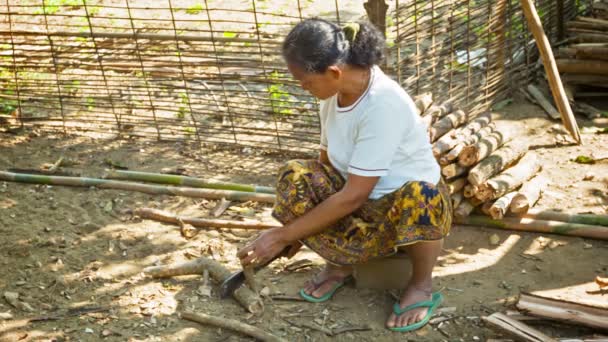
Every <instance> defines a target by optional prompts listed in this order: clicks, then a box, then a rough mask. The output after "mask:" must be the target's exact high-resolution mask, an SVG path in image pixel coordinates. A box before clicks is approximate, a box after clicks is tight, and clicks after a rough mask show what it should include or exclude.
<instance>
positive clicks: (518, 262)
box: [0, 101, 608, 341]
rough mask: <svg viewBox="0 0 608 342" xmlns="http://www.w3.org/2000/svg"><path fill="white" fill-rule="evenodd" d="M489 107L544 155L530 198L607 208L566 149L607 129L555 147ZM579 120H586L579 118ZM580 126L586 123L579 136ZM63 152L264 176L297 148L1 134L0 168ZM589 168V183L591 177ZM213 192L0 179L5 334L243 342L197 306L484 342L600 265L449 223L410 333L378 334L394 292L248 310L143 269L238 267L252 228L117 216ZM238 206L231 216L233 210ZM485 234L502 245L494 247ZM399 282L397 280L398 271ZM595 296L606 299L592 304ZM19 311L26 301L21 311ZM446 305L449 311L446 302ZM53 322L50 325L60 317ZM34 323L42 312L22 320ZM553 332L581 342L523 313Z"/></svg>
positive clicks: (295, 278) (243, 208) (550, 245)
mask: <svg viewBox="0 0 608 342" xmlns="http://www.w3.org/2000/svg"><path fill="white" fill-rule="evenodd" d="M502 112H503V113H502V114H499V115H497V117H500V118H501V119H504V120H510V121H513V124H516V125H520V127H521V128H522V130H521V133H522V134H525V135H526V136H527V137H528V138H529V139H531V142H532V144H533V148H534V149H535V150H536V151H537V152H538V153H539V154H540V156H541V157H542V158H543V161H544V168H543V172H544V173H546V174H547V175H548V176H549V177H550V178H551V180H552V185H551V187H550V189H549V190H550V191H548V192H546V193H545V195H544V196H543V198H542V199H541V201H540V203H539V206H540V207H542V208H551V209H557V210H563V211H566V212H570V213H581V212H593V213H604V214H605V213H606V212H607V208H608V188H607V185H608V182H607V181H606V179H605V177H606V176H607V175H608V164H607V163H605V162H604V163H602V162H600V163H596V164H594V165H580V164H576V163H574V162H572V159H573V158H574V157H576V156H577V155H588V156H591V155H594V156H600V155H601V154H602V153H607V152H608V151H607V150H606V147H605V146H606V145H607V144H608V135H606V134H604V135H597V134H591V133H584V134H583V140H584V143H585V144H584V145H583V146H561V147H558V146H557V145H556V144H555V137H556V135H558V134H560V132H559V129H557V128H555V127H553V126H554V123H553V122H550V121H548V120H546V119H545V116H544V115H543V114H542V112H541V111H540V110H539V109H538V108H537V107H535V106H533V105H530V104H527V103H523V102H521V101H516V104H512V105H510V106H508V107H506V108H504V109H503V110H502ZM583 124H584V122H583ZM590 130H591V129H590V128H585V129H584V130H583V132H590ZM60 156H64V157H65V158H66V160H69V161H71V162H73V163H74V164H73V165H72V166H71V167H69V168H66V169H67V170H70V171H72V172H79V173H80V174H82V175H83V176H84V175H86V176H99V175H101V174H102V173H103V170H104V168H106V167H107V161H111V162H113V163H115V164H121V165H124V166H126V167H128V168H129V169H132V170H147V171H154V172H159V171H161V170H163V169H165V168H168V169H172V168H177V167H179V168H184V169H186V172H187V173H188V174H189V175H192V176H198V177H202V178H207V179H213V180H224V181H226V180H230V181H233V182H242V183H254V184H259V185H272V184H273V180H274V177H275V171H276V170H277V168H278V167H279V165H280V164H281V163H282V162H283V161H285V160H287V159H290V158H295V157H301V156H295V155H290V154H285V153H276V152H272V151H264V150H254V149H251V148H245V149H243V148H226V147H217V146H202V147H196V146H191V145H184V144H179V143H177V144H176V143H170V144H169V143H143V142H139V141H126V140H123V141H100V140H92V139H89V138H82V137H60V136H49V135H44V134H39V133H37V132H35V131H34V132H24V133H21V134H18V135H12V134H0V169H2V170H5V169H8V168H11V167H18V168H39V167H40V166H41V165H42V164H44V163H53V162H54V161H56V160H57V159H58V158H59V157H60ZM592 176H593V177H592ZM214 205H215V203H214V201H207V200H201V199H188V198H178V197H168V196H150V195H145V194H140V193H131V192H125V191H114V190H96V189H89V188H67V187H54V186H53V187H50V186H39V185H25V184H17V183H7V182H0V233H1V235H2V239H0V255H1V258H0V274H1V276H0V291H1V292H2V293H5V292H18V293H19V295H20V300H21V301H22V302H26V303H28V304H29V305H30V306H31V309H32V310H31V311H29V312H28V311H27V310H20V309H16V308H14V307H12V306H11V305H9V304H8V302H7V301H6V300H4V298H3V299H2V300H0V313H10V314H12V316H13V318H12V319H8V320H1V321H0V340H2V341H68V340H69V341H99V340H107V341H249V340H251V339H250V338H247V337H245V336H241V335H236V334H234V333H232V332H230V331H226V330H222V329H218V328H214V327H209V326H203V325H199V324H196V323H191V322H188V321H185V320H182V319H180V318H179V316H178V315H177V313H178V312H179V311H183V310H193V311H198V312H204V313H207V314H211V315H215V316H218V317H229V318H234V319H237V320H240V321H243V322H247V323H249V324H253V325H255V326H258V327H260V328H262V329H264V330H267V331H270V332H272V333H274V334H276V335H278V336H282V337H284V338H285V339H286V340H289V341H325V340H335V341H393V340H394V341H403V340H411V341H413V340H415V341H484V340H486V339H488V338H501V337H502V336H501V335H500V334H498V333H497V332H496V331H494V330H492V329H490V328H489V327H487V326H485V325H484V323H483V321H482V320H481V317H482V316H484V315H487V314H490V313H492V312H495V311H505V310H509V309H512V306H513V304H514V301H515V300H516V297H517V295H518V294H519V293H520V292H521V291H538V290H550V289H560V288H565V287H571V286H576V285H580V284H585V283H588V282H590V281H592V280H593V278H594V277H595V276H596V275H599V274H604V275H605V274H607V273H608V243H607V242H602V241H597V240H588V239H581V238H571V237H563V236H557V235H548V234H542V235H541V234H531V233H518V232H512V231H499V230H493V229H485V228H476V227H460V226H457V227H454V229H453V233H452V234H451V235H450V237H449V238H448V239H447V242H446V246H445V249H444V252H443V254H442V256H441V260H440V262H439V264H438V265H437V268H436V280H435V287H436V288H437V289H438V290H439V289H443V293H444V294H445V297H446V301H445V303H444V305H443V307H444V308H455V309H447V310H445V309H444V310H445V311H444V312H439V313H438V315H439V316H445V317H452V319H450V320H448V321H446V322H444V323H442V324H433V325H428V326H427V327H425V328H423V329H422V330H420V331H418V332H416V333H409V334H399V333H392V332H390V331H388V330H386V329H385V328H384V322H385V319H386V318H387V317H388V314H389V312H390V308H391V305H392V303H393V301H394V299H393V297H392V295H391V293H390V292H387V291H381V290H371V289H357V288H355V287H346V288H345V289H343V290H341V291H340V292H338V293H337V295H336V296H335V297H334V299H332V300H331V301H329V302H327V303H324V304H309V303H303V302H289V301H272V300H270V299H267V300H266V302H265V304H266V310H265V313H264V315H263V316H261V317H254V316H251V315H248V314H247V313H246V312H244V310H243V309H242V308H241V307H240V306H238V304H236V302H234V301H233V300H231V299H226V300H221V299H219V296H218V292H217V286H215V285H213V286H212V290H211V295H210V296H209V297H208V296H206V295H205V294H204V293H203V292H200V286H201V284H202V283H201V278H200V277H197V276H188V277H177V278H172V279H165V280H156V279H150V278H146V277H144V276H143V275H142V273H141V270H142V268H143V267H146V266H150V265H154V264H159V263H163V264H164V263H171V262H177V261H182V260H187V259H190V258H195V257H197V256H201V255H202V256H209V257H211V258H214V259H216V260H218V261H220V262H222V263H224V264H225V265H226V266H227V267H229V268H231V269H233V270H236V269H237V268H238V264H237V260H236V258H235V256H234V254H235V252H236V250H237V248H238V247H239V246H242V245H243V244H244V243H245V241H246V240H247V239H248V238H249V237H250V235H251V233H248V232H244V231H239V230H222V231H214V230H210V231H201V232H200V233H199V234H198V235H196V236H195V237H193V238H191V239H185V238H184V237H182V236H181V235H180V231H179V228H178V227H176V226H172V225H166V224H161V223H157V222H153V221H148V220H141V219H138V218H137V217H133V216H132V215H130V214H128V209H134V208H137V207H144V206H145V207H155V208H160V209H164V210H168V211H172V212H176V213H179V214H182V215H185V216H196V217H207V216H208V215H209V210H210V209H211V208H213V206H214ZM234 206H235V207H238V208H232V209H229V210H228V211H226V213H225V214H224V215H223V218H231V219H241V218H252V217H257V218H268V213H269V208H268V207H266V206H263V205H258V204H252V203H245V204H242V203H235V204H234ZM239 208H240V210H239ZM493 234H497V235H498V237H499V238H500V242H499V244H497V245H491V244H490V236H491V235H493ZM295 259H296V260H299V259H309V260H311V261H312V264H313V265H312V266H311V267H308V268H304V269H300V270H298V271H294V272H289V271H287V270H285V266H286V265H287V264H289V263H291V262H293V261H294V260H281V261H278V262H276V263H274V264H273V265H272V267H270V268H269V269H267V270H264V271H263V272H262V273H260V276H259V277H258V278H259V280H260V281H261V282H262V283H263V285H264V286H265V287H268V290H267V291H268V292H269V293H270V294H275V293H285V294H292V295H293V294H295V293H296V292H297V291H298V290H299V288H300V287H301V285H302V284H303V283H304V281H305V280H306V279H308V278H309V277H310V276H311V275H313V274H314V273H315V272H318V269H320V265H321V260H320V259H319V258H318V257H316V256H315V255H313V254H312V253H311V252H310V251H303V252H301V253H299V254H298V255H297V256H296V257H295ZM403 277H404V281H405V278H406V275H405V274H404V275H403ZM599 299H600V300H603V301H606V300H607V299H606V297H605V295H604V297H603V299H602V298H599ZM82 307H94V308H98V309H100V311H99V312H92V313H81V314H80V315H73V316H66V315H65V313H66V310H69V309H73V308H82ZM26 309H27V308H26ZM451 310H455V311H451ZM58 313H59V314H61V315H60V316H61V317H59V318H58V319H56V320H48V319H49V318H53V316H56V314H58ZM33 317H38V318H44V317H46V318H47V320H42V321H37V322H28V319H30V318H33ZM306 324H315V325H318V326H324V327H326V328H337V327H342V326H346V325H347V326H363V325H369V327H370V328H371V330H370V331H362V332H347V333H344V334H340V335H337V336H335V337H333V338H330V337H328V336H326V335H325V334H323V333H322V332H319V331H315V330H311V329H309V328H306V327H305V325H306ZM530 324H532V325H534V326H536V327H538V328H539V329H541V330H543V331H545V332H546V333H548V334H551V335H553V336H559V337H574V336H586V335H587V336H588V335H591V334H592V333H593V332H592V331H590V330H587V329H583V328H577V327H574V326H568V325H560V324H549V323H547V322H542V321H540V322H539V321H533V322H531V323H530Z"/></svg>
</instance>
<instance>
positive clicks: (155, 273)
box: [143, 257, 264, 314]
mask: <svg viewBox="0 0 608 342" xmlns="http://www.w3.org/2000/svg"><path fill="white" fill-rule="evenodd" d="M204 270H208V271H209V275H210V276H211V278H213V280H215V281H216V282H218V283H222V282H223V281H224V280H225V279H226V278H228V277H229V276H230V275H231V273H230V271H229V270H227V269H226V268H225V267H224V266H223V265H222V264H220V263H219V262H217V261H215V260H212V259H208V258H205V257H200V258H198V259H195V260H191V261H188V262H184V263H179V264H171V265H162V266H150V267H146V268H144V270H143V272H144V274H146V275H147V276H150V277H153V278H169V277H174V276H182V275H192V274H196V275H200V274H202V273H203V271H204ZM232 297H233V298H234V299H236V301H237V302H238V303H239V304H240V305H241V306H243V307H244V308H245V309H246V310H247V311H249V312H251V313H254V314H260V313H262V312H263V311H264V303H263V302H262V299H261V298H260V297H259V296H258V295H257V294H256V293H254V292H253V291H251V290H250V289H249V288H248V287H246V286H241V287H239V288H238V289H236V290H235V291H234V292H233V293H232Z"/></svg>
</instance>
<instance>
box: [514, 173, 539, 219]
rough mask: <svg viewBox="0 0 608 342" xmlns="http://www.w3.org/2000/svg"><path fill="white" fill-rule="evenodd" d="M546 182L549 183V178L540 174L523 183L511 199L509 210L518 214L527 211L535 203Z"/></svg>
mask: <svg viewBox="0 0 608 342" xmlns="http://www.w3.org/2000/svg"><path fill="white" fill-rule="evenodd" d="M547 184H549V179H547V177H545V176H542V175H538V176H536V177H534V178H532V179H530V180H529V181H527V182H526V183H524V185H522V187H521V189H519V191H518V192H517V194H516V195H515V197H513V200H512V201H511V206H510V209H511V212H512V213H514V214H517V215H520V216H521V215H523V214H525V213H527V212H528V210H530V208H532V207H533V206H534V204H536V202H537V201H538V199H539V198H540V195H541V193H542V192H543V191H544V190H545V187H547Z"/></svg>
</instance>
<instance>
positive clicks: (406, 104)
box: [320, 66, 440, 199]
mask: <svg viewBox="0 0 608 342" xmlns="http://www.w3.org/2000/svg"><path fill="white" fill-rule="evenodd" d="M320 107H321V108H320V109H321V113H320V118H321V148H322V149H325V150H327V154H328V156H329V161H330V162H331V164H332V165H333V167H334V168H336V170H338V171H339V172H340V173H341V174H342V176H343V177H344V178H345V179H347V178H348V174H349V173H352V174H355V175H359V176H367V177H374V176H379V177H380V179H379V181H378V183H377V184H376V186H375V187H374V189H373V191H372V193H371V194H370V196H369V198H371V199H378V198H380V197H382V196H384V195H386V194H388V193H391V192H393V191H395V190H397V189H399V188H400V187H401V186H402V185H403V184H405V183H406V182H408V181H426V182H429V183H433V184H437V183H438V182H439V178H440V168H439V165H438V164H437V161H436V160H435V158H434V156H433V152H432V149H431V144H430V142H429V137H428V133H427V130H426V127H425V126H424V124H423V123H422V121H421V120H420V117H419V116H418V115H417V114H416V110H415V108H416V107H415V104H414V102H413V101H412V99H411V97H410V96H409V95H408V94H407V93H406V92H405V90H403V88H401V87H400V86H399V85H398V84H397V83H396V82H395V81H393V80H392V79H390V78H389V77H388V76H386V75H385V74H384V73H383V72H382V70H381V69H380V68H379V67H377V66H374V67H373V68H372V74H371V81H370V82H369V85H368V88H367V89H366V90H365V92H364V93H363V95H361V97H360V98H359V99H358V100H357V101H356V102H355V103H353V104H352V105H351V106H348V107H338V96H337V94H336V95H334V96H333V97H331V98H329V99H326V100H324V101H321V106H320Z"/></svg>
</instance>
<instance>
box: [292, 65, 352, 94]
mask: <svg viewBox="0 0 608 342" xmlns="http://www.w3.org/2000/svg"><path fill="white" fill-rule="evenodd" d="M288 68H289V71H290V72H291V74H292V75H293V77H294V78H295V79H296V80H298V81H299V82H300V86H301V87H302V89H304V90H306V91H308V92H309V93H311V94H312V96H314V97H316V98H318V99H321V100H325V99H328V98H330V97H332V96H334V95H335V94H336V93H337V92H338V89H339V85H340V77H341V76H342V71H341V70H340V68H339V67H337V66H330V67H329V68H327V70H325V72H323V73H316V72H306V71H304V69H302V68H300V67H298V66H295V65H292V64H289V65H288Z"/></svg>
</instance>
